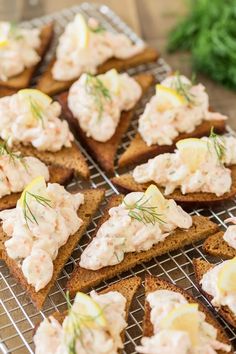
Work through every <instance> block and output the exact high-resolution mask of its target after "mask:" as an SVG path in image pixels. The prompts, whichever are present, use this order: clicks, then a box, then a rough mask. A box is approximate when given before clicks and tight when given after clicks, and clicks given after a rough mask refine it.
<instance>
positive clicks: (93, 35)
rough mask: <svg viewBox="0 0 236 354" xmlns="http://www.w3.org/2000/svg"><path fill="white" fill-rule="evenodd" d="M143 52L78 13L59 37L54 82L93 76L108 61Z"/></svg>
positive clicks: (136, 45)
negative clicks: (83, 75)
mask: <svg viewBox="0 0 236 354" xmlns="http://www.w3.org/2000/svg"><path fill="white" fill-rule="evenodd" d="M143 49H144V44H133V43H132V42H131V40H130V39H129V38H128V37H127V36H125V35H124V34H117V33H113V32H109V31H107V30H106V29H105V28H103V27H102V26H101V25H100V24H99V23H98V21H97V20H95V19H93V18H90V19H89V20H88V22H86V20H85V19H84V18H83V16H82V15H81V14H77V15H76V16H75V18H74V20H73V21H72V22H70V23H69V24H68V25H67V26H66V28H65V31H64V33H63V34H62V35H61V37H60V38H59V44H58V47H57V51H56V61H55V64H54V66H53V68H52V75H53V78H54V79H55V80H62V81H63V80H72V79H76V78H78V77H79V76H80V75H81V74H82V73H84V72H89V73H91V74H96V73H97V69H98V66H99V65H101V64H103V63H104V62H105V61H107V60H108V59H110V58H113V57H114V58H118V59H127V58H130V57H132V56H134V55H136V54H138V53H140V52H141V51H143Z"/></svg>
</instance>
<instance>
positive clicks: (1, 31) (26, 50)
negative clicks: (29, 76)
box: [0, 22, 41, 81]
mask: <svg viewBox="0 0 236 354" xmlns="http://www.w3.org/2000/svg"><path fill="white" fill-rule="evenodd" d="M40 33H41V30H40V29H25V28H20V27H18V26H17V25H15V24H13V23H10V22H0V79H1V80H3V81H7V80H8V79H9V78H11V77H12V76H16V75H18V74H20V73H22V72H23V71H24V69H26V68H30V67H31V66H33V65H35V64H37V63H38V62H39V61H40V56H39V55H38V53H37V49H38V48H39V47H40V44H41V40H40Z"/></svg>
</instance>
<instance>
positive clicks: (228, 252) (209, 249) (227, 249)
mask: <svg viewBox="0 0 236 354" xmlns="http://www.w3.org/2000/svg"><path fill="white" fill-rule="evenodd" d="M223 236H224V232H223V231H220V232H217V233H216V234H215V235H211V236H209V237H208V238H207V239H206V240H205V242H204V243H203V246H202V248H203V250H204V251H205V252H206V253H208V254H210V255H212V256H215V257H220V258H223V259H231V258H233V257H236V249H234V248H233V247H231V246H230V245H228V243H227V242H226V241H225V240H224V239H223Z"/></svg>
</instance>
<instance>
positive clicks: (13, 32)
mask: <svg viewBox="0 0 236 354" xmlns="http://www.w3.org/2000/svg"><path fill="white" fill-rule="evenodd" d="M9 36H10V37H12V38H13V39H16V40H19V39H22V38H23V36H22V35H21V34H19V27H18V26H17V24H16V23H15V22H11V23H10V29H9Z"/></svg>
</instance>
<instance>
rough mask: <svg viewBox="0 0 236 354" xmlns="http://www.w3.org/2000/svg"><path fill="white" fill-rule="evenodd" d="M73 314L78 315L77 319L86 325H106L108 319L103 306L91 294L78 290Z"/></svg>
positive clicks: (82, 324)
mask: <svg viewBox="0 0 236 354" xmlns="http://www.w3.org/2000/svg"><path fill="white" fill-rule="evenodd" d="M72 311H73V314H75V315H76V316H77V318H76V320H77V321H78V323H80V324H81V326H86V327H90V328H91V327H106V325H107V320H106V318H105V316H104V313H103V310H102V308H101V307H100V306H99V305H98V304H97V302H96V301H94V300H93V299H92V298H91V297H90V296H89V295H86V294H84V293H81V292H78V293H77V294H76V297H75V300H74V305H73V307H72Z"/></svg>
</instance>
